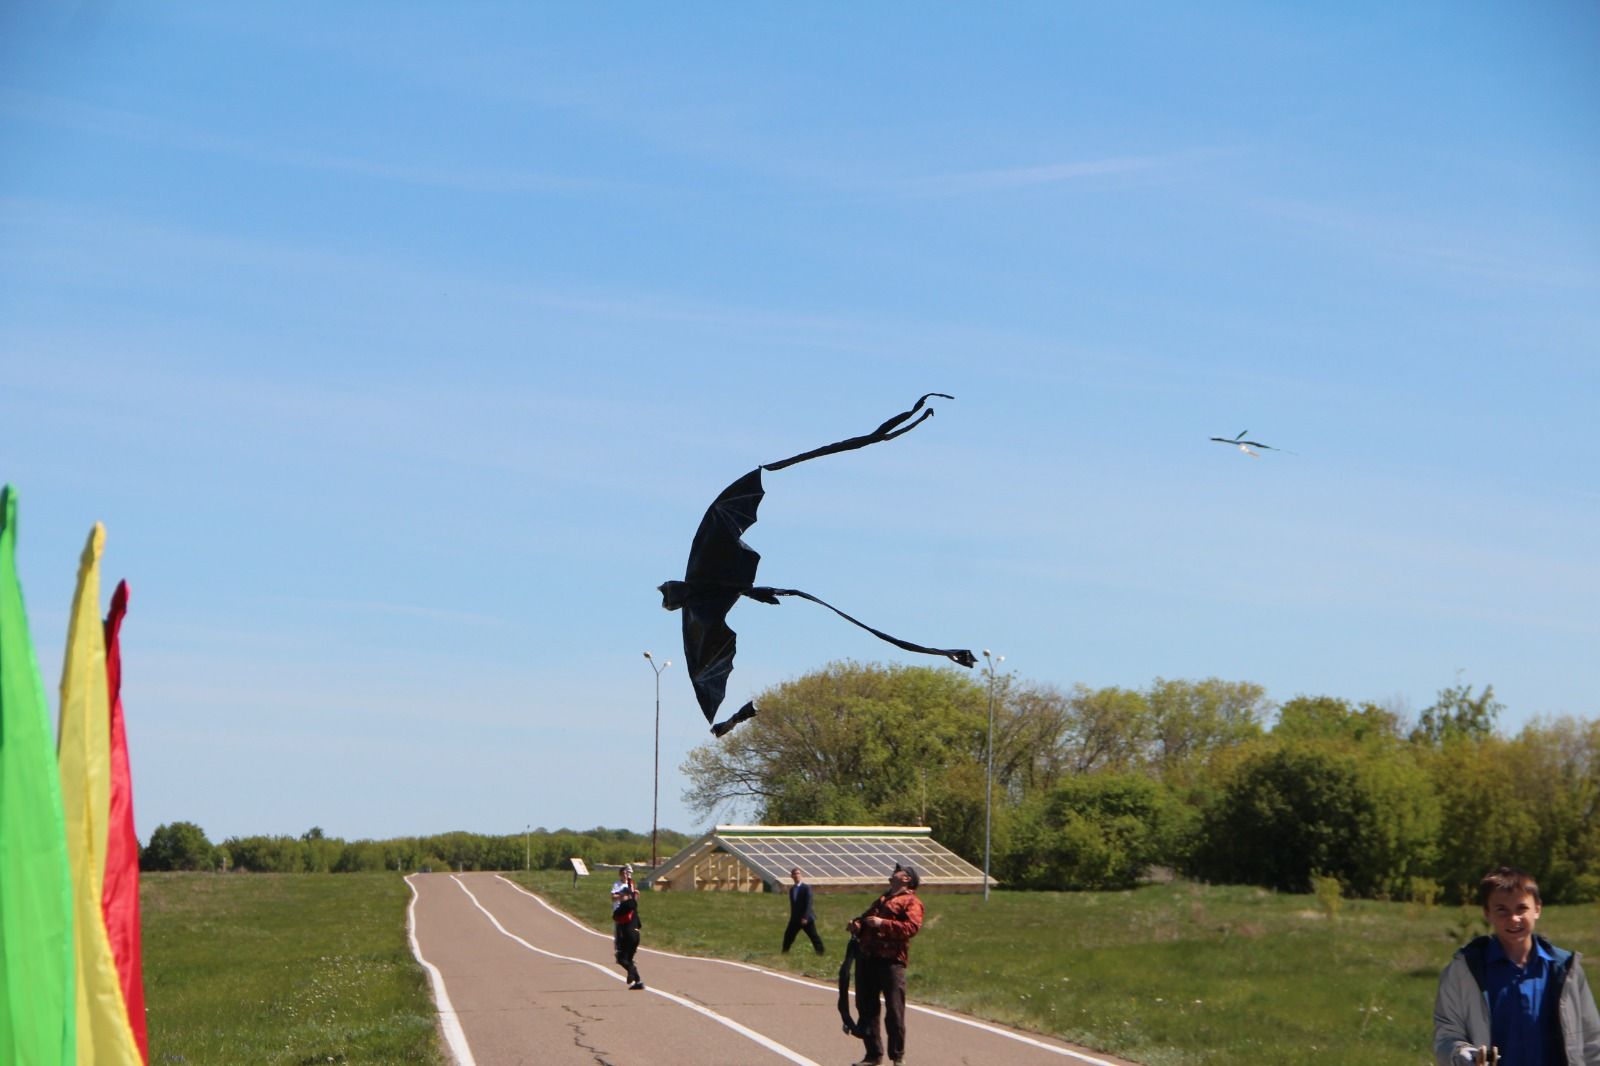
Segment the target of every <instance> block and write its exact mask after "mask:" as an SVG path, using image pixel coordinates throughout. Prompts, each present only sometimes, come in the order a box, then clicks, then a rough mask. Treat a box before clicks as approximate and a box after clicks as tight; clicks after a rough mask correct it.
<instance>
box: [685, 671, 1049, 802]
mask: <svg viewBox="0 0 1600 1066" xmlns="http://www.w3.org/2000/svg"><path fill="white" fill-rule="evenodd" d="M986 699H987V692H986V689H985V688H984V686H982V685H981V684H979V683H977V682H976V681H974V680H973V679H971V678H970V677H967V676H965V675H962V674H957V673H956V672H955V671H954V670H937V669H930V668H928V667H903V666H889V667H884V666H877V665H866V666H864V665H862V664H859V663H854V662H837V663H831V664H829V665H828V666H826V667H824V668H823V669H821V670H818V671H814V672H812V673H810V674H806V675H804V676H802V677H799V678H796V679H794V680H792V681H788V682H785V683H784V684H782V685H779V686H777V687H776V688H774V689H769V690H768V691H766V692H763V693H761V694H760V695H758V696H757V697H756V705H757V706H758V707H760V708H761V713H760V714H759V715H758V716H757V717H756V718H755V719H753V720H752V721H751V722H750V723H749V724H748V725H745V726H743V727H741V728H740V729H739V730H737V731H736V732H734V733H731V734H729V735H728V737H726V738H724V739H723V740H722V741H720V742H718V743H716V744H707V745H704V746H702V747H699V748H695V749H694V750H693V751H691V752H690V753H689V757H688V760H687V761H686V762H685V763H684V767H683V769H684V772H685V773H686V774H687V775H688V777H689V781H690V787H689V789H688V790H687V791H685V793H684V800H685V801H686V802H687V803H689V804H690V806H691V807H693V808H694V809H695V810H697V811H699V812H700V813H702V814H706V815H711V814H714V812H716V811H717V810H719V809H721V808H724V807H727V806H730V805H733V804H736V803H741V802H748V803H753V804H754V805H755V807H756V811H757V816H758V817H759V818H761V819H762V820H764V821H767V822H793V823H803V822H841V821H854V822H860V821H864V820H871V819H878V818H887V817H888V816H889V815H890V813H891V812H893V814H894V815H895V816H897V817H900V818H904V817H906V816H908V815H910V814H911V812H916V814H917V815H918V816H920V815H921V814H923V813H924V812H926V813H927V816H928V818H929V820H930V824H932V819H933V818H934V817H935V812H937V811H938V810H939V809H940V807H941V806H942V805H943V804H944V803H945V802H946V800H947V799H948V798H949V796H948V788H949V785H950V771H951V770H952V768H953V767H955V766H957V765H961V764H963V763H970V762H972V761H974V760H976V759H977V758H979V757H980V756H981V755H982V753H983V751H984V749H985V744H986V742H987V739H986V738H987V724H988V718H987V713H986V708H987V704H986ZM1012 717H1013V716H1009V715H1007V714H1006V713H1004V711H1003V709H1002V708H999V707H997V710H996V727H995V728H996V760H995V761H996V766H997V767H1004V766H1009V767H1011V768H1012V769H1013V770H1015V768H1017V767H1020V766H1021V765H1023V764H1025V763H1026V762H1027V761H1028V760H1027V758H1026V757H1025V756H1024V755H1023V754H1022V753H1021V752H1019V750H1018V749H1019V748H1020V747H1022V746H1024V745H1025V740H1024V739H1023V737H1022V735H1021V734H1022V733H1023V731H1021V730H1012V731H1011V741H1010V744H1009V745H1008V746H1007V747H1002V745H1001V743H1000V741H1001V740H1002V739H1003V738H1005V737H1006V736H1007V735H1008V734H1007V729H1008V727H1009V726H1010V725H1011V724H1012Z"/></svg>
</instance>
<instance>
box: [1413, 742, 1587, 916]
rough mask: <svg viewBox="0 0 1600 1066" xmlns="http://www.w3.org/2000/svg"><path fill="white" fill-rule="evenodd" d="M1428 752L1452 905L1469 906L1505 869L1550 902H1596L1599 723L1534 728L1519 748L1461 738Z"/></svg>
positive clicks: (1442, 872) (1443, 874)
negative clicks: (1482, 881)
mask: <svg viewBox="0 0 1600 1066" xmlns="http://www.w3.org/2000/svg"><path fill="white" fill-rule="evenodd" d="M1426 750H1428V752H1429V759H1430V762H1429V769H1430V772H1431V775H1432V778H1433V785H1434V789H1435V791H1436V793H1437V794H1438V796H1439V802H1440V806H1441V810H1442V812H1443V813H1442V824H1441V829H1440V838H1439V839H1440V843H1439V853H1440V859H1439V864H1438V875H1437V876H1438V879H1439V881H1440V882H1441V883H1442V884H1443V885H1444V887H1445V891H1446V893H1447V894H1448V895H1449V896H1450V897H1451V898H1453V899H1470V898H1471V893H1472V892H1473V890H1474V889H1475V887H1476V885H1477V883H1478V879H1479V878H1480V877H1481V876H1482V875H1483V873H1484V871H1486V870H1490V869H1493V868H1494V867H1496V866H1499V865H1501V864H1503V863H1508V864H1510V865H1514V866H1520V867H1522V868H1523V869H1526V870H1528V871H1529V872H1531V873H1532V874H1533V875H1534V876H1535V877H1536V878H1538V880H1539V885H1540V892H1541V895H1542V896H1543V897H1544V898H1545V900H1546V901H1547V902H1552V903H1577V902H1585V901H1588V900H1592V899H1596V898H1600V721H1589V722H1578V721H1576V720H1574V719H1570V718H1567V719H1557V720H1555V721H1550V722H1541V721H1535V722H1531V723H1529V724H1528V725H1527V726H1525V727H1524V728H1523V731H1522V732H1521V733H1520V734H1519V735H1518V736H1517V737H1516V738H1515V739H1510V740H1508V739H1505V738H1503V737H1498V736H1490V737H1485V738H1481V739H1474V738H1469V737H1466V736H1460V735H1458V736H1455V737H1452V738H1449V739H1446V740H1444V741H1443V742H1442V744H1441V745H1440V746H1439V747H1437V748H1433V749H1426Z"/></svg>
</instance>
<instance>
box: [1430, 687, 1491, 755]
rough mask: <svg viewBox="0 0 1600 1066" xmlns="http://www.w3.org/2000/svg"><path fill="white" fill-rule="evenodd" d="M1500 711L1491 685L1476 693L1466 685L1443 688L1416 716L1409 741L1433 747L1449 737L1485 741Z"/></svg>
mask: <svg viewBox="0 0 1600 1066" xmlns="http://www.w3.org/2000/svg"><path fill="white" fill-rule="evenodd" d="M1503 710H1505V704H1503V703H1501V702H1500V701H1499V700H1496V699H1495V698H1494V686H1493V685H1485V686H1483V691H1482V692H1480V693H1478V695H1476V696H1474V695H1473V694H1472V686H1471V685H1467V684H1461V685H1455V686H1453V687H1450V688H1442V689H1440V690H1439V696H1438V698H1437V699H1435V700H1434V701H1433V703H1432V704H1431V705H1430V706H1428V707H1427V708H1426V709H1424V710H1423V712H1422V714H1421V715H1420V716H1418V720H1417V727H1416V729H1414V730H1412V732H1411V740H1412V742H1413V743H1419V744H1431V745H1433V746H1434V747H1438V746H1439V745H1441V744H1444V743H1446V742H1447V741H1451V740H1486V739H1488V738H1489V737H1490V736H1492V735H1493V734H1494V726H1495V722H1496V720H1497V719H1499V717H1500V712H1501V711H1503Z"/></svg>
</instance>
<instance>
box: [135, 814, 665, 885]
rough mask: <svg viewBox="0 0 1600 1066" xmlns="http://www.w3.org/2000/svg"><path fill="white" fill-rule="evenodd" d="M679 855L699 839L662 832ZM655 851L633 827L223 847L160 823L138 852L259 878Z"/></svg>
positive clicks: (167, 865)
mask: <svg viewBox="0 0 1600 1066" xmlns="http://www.w3.org/2000/svg"><path fill="white" fill-rule="evenodd" d="M657 837H658V844H659V847H660V849H661V850H662V851H663V852H665V853H666V854H669V855H670V854H672V853H673V852H675V851H677V850H678V849H679V848H682V847H683V846H684V845H686V844H688V843H689V841H690V840H691V839H693V838H691V837H688V836H685V835H684V834H682V833H678V832H674V831H672V830H670V829H663V830H661V831H660V832H659V833H658V834H657ZM649 854H650V835H649V834H648V833H635V832H632V831H630V830H627V829H607V828H605V827H603V826H600V827H596V828H594V829H586V830H582V831H579V830H572V829H553V830H552V829H546V828H545V827H544V826H539V827H538V828H537V829H534V830H533V831H531V832H529V833H508V834H505V835H503V836H495V835H491V834H485V833H467V832H451V833H438V834H434V835H432V836H412V837H394V838H392V839H389V840H350V841H347V840H343V839H341V838H339V837H330V836H327V835H325V834H324V833H323V831H322V828H321V827H320V826H313V827H312V828H311V829H308V830H307V831H306V832H304V833H302V834H300V835H299V836H298V837H295V836H259V835H258V836H242V837H240V836H235V837H228V838H227V839H226V840H224V841H222V843H220V844H213V843H212V842H211V841H210V840H209V839H207V837H206V834H205V830H203V829H201V828H200V827H199V826H198V825H196V824H195V823H193V822H170V823H167V824H165V825H161V826H157V827H156V829H155V831H154V832H152V833H151V834H150V842H149V843H148V844H146V845H145V846H144V847H143V848H142V849H141V850H140V853H139V869H141V870H236V871H241V872H255V873H360V872H367V871H379V870H398V871H401V872H405V873H410V872H413V871H417V870H424V869H432V870H440V871H443V870H520V869H523V868H524V866H525V865H531V867H532V868H533V869H536V870H553V869H556V868H558V867H561V866H564V865H565V864H566V862H567V860H568V859H569V858H571V857H572V856H574V855H576V856H580V857H582V858H583V859H585V860H586V861H588V862H591V863H600V864H609V865H621V864H622V863H625V862H637V861H638V860H639V859H640V858H641V857H643V856H648V855H649Z"/></svg>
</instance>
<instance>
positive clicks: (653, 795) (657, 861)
mask: <svg viewBox="0 0 1600 1066" xmlns="http://www.w3.org/2000/svg"><path fill="white" fill-rule="evenodd" d="M644 657H645V661H646V662H648V663H649V664H650V669H652V670H654V671H655V673H656V768H655V780H654V783H653V784H652V785H651V788H650V872H651V876H652V877H653V876H655V868H656V867H657V866H660V865H661V856H660V855H659V854H658V853H657V851H656V815H657V812H658V811H659V810H660V800H661V671H663V670H665V669H666V668H667V667H669V666H671V665H672V660H671V659H668V660H667V661H666V662H664V663H662V664H661V665H660V666H657V665H656V661H655V659H654V658H653V657H652V656H651V654H650V653H649V652H645V653H644Z"/></svg>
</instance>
